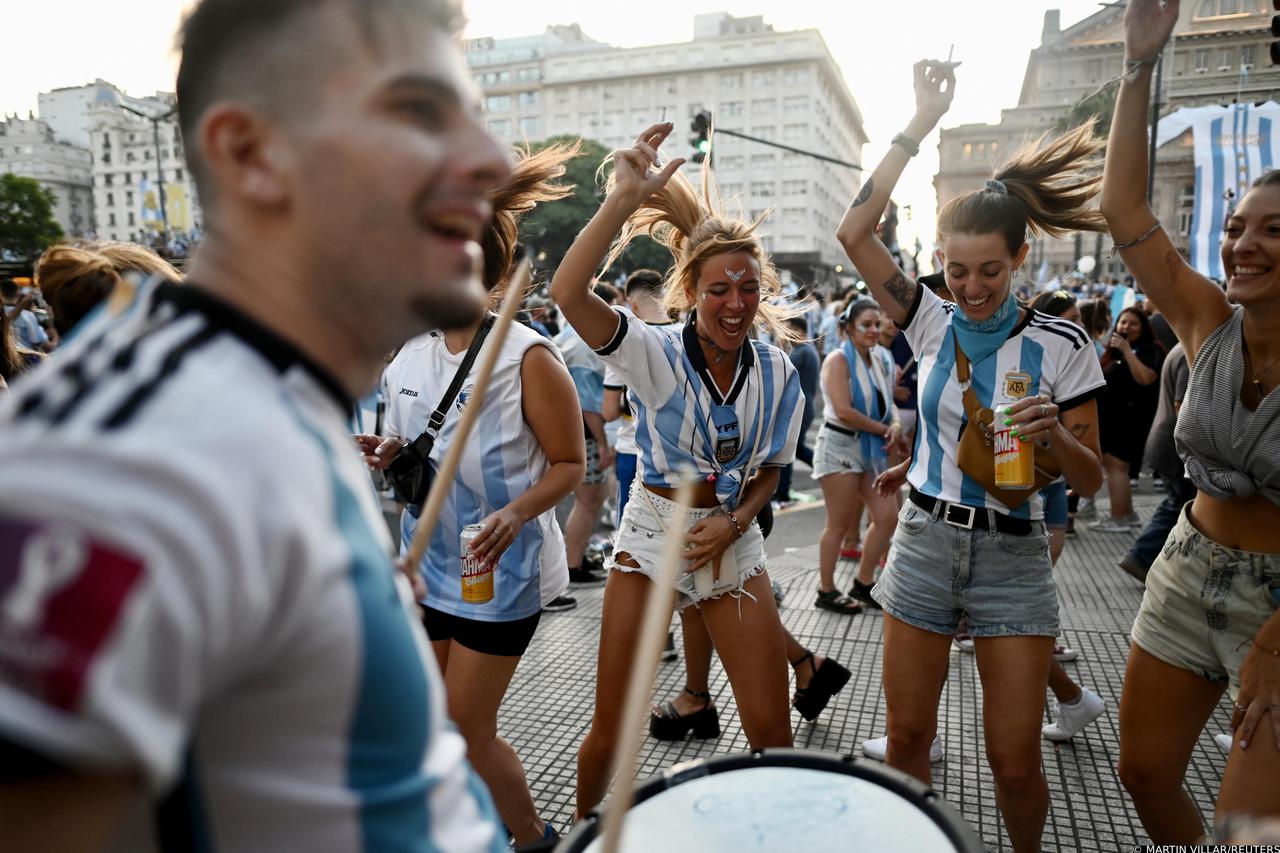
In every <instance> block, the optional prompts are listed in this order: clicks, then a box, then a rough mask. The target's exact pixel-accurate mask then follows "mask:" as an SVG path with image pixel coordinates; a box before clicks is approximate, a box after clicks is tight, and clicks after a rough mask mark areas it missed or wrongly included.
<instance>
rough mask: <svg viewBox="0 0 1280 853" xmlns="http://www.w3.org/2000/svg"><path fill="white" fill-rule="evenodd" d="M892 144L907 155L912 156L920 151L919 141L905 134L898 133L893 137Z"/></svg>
mask: <svg viewBox="0 0 1280 853" xmlns="http://www.w3.org/2000/svg"><path fill="white" fill-rule="evenodd" d="M892 144H893V145H896V146H898V147H899V148H901V149H902V150H903V151H905V152H907V156H908V157H914V156H916V155H917V154H919V153H920V143H919V142H916V141H915V140H914V139H912V138H911V137H909V136H907V135H906V134H902V133H899V134H898V135H897V136H895V137H894V138H893V143H892Z"/></svg>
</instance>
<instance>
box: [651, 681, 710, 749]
mask: <svg viewBox="0 0 1280 853" xmlns="http://www.w3.org/2000/svg"><path fill="white" fill-rule="evenodd" d="M684 692H685V693H688V694H689V695H690V696H692V697H693V698H695V699H701V700H703V701H704V702H706V703H707V705H706V707H705V708H702V709H701V710H698V711H694V712H693V713H692V714H681V713H680V712H679V711H677V710H676V706H675V705H674V704H672V703H671V702H663V703H662V704H661V705H656V706H654V709H653V713H652V714H650V715H649V734H651V735H653V737H655V738H657V739H658V740H681V739H682V738H683V737H684V736H685V735H687V734H688V733H689V732H690V731H692V732H693V736H694V737H696V738H699V739H701V740H706V739H707V738H712V737H720V714H719V713H717V712H716V706H715V705H713V704H711V694H710V693H708V692H707V691H705V690H690V689H689V688H688V687H686V688H685V689H684Z"/></svg>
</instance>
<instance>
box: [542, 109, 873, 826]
mask: <svg viewBox="0 0 1280 853" xmlns="http://www.w3.org/2000/svg"><path fill="white" fill-rule="evenodd" d="M671 130H672V125H671V123H669V122H667V123H663V124H658V125H654V126H653V127H650V128H649V129H648V130H646V131H645V132H644V133H643V134H642V135H641V136H640V138H639V139H638V140H637V142H636V144H635V146H634V147H633V148H630V149H626V150H622V151H618V152H615V153H614V155H613V172H612V174H611V176H610V185H609V194H608V195H607V196H606V198H605V200H604V202H603V204H602V205H601V207H600V209H599V210H598V211H597V212H596V214H595V216H593V217H592V219H591V222H589V223H588V224H587V227H586V228H585V229H583V231H582V233H581V234H579V235H578V238H577V240H576V241H575V242H574V244H573V247H572V248H571V249H570V250H569V253H568V254H567V255H566V256H565V258H564V261H563V262H562V263H561V264H560V268H559V269H558V270H557V271H556V275H555V278H554V279H553V280H552V283H551V293H552V296H553V297H554V298H555V300H556V304H557V305H559V307H560V310H561V311H562V312H563V314H564V317H565V319H566V320H567V321H568V322H569V323H571V324H572V325H573V327H574V328H575V329H576V330H577V331H578V334H579V335H581V336H582V338H583V340H585V341H586V342H587V343H588V344H590V345H591V346H592V347H594V348H595V350H596V352H597V353H598V354H599V355H600V357H601V358H602V359H604V360H605V362H606V364H608V365H610V366H612V367H613V368H614V369H615V370H616V371H617V372H618V373H619V374H620V375H621V377H622V379H623V380H624V381H625V382H626V385H627V388H628V389H629V394H630V395H631V400H632V402H633V403H634V404H635V407H636V443H637V445H638V447H639V450H640V470H639V472H638V475H637V481H636V483H635V485H634V486H633V488H632V495H631V499H630V500H629V501H628V502H627V508H626V511H625V512H624V513H623V516H622V520H621V522H620V523H619V525H618V535H617V540H616V542H615V544H614V554H613V559H612V561H611V564H610V568H611V571H610V573H609V579H608V581H607V583H606V585H605V593H604V614H603V619H602V622H601V626H600V651H599V657H598V664H597V668H596V705H595V713H594V715H593V717H592V721H591V730H590V731H589V732H588V734H587V736H586V738H585V739H584V740H583V743H582V746H581V748H580V749H579V752H578V803H577V805H578V813H579V815H582V814H585V813H586V812H587V811H589V810H590V809H592V808H594V807H595V806H596V804H598V803H599V802H600V800H601V799H603V798H604V794H605V792H606V790H607V788H608V784H609V778H608V768H609V762H610V759H611V756H612V754H613V751H614V749H615V746H616V744H617V741H618V736H619V733H618V727H619V726H620V724H621V719H620V718H621V714H622V710H623V709H622V702H621V699H622V696H623V693H624V692H625V687H626V682H627V678H628V676H629V674H630V672H631V668H632V658H633V654H634V647H635V643H636V639H637V636H638V633H639V630H640V619H641V614H642V613H643V611H644V604H645V601H646V600H647V599H648V597H649V595H650V593H651V592H652V590H653V578H654V576H655V575H656V574H657V571H658V566H657V561H658V559H659V555H660V554H661V552H662V550H663V542H664V541H665V540H666V538H667V537H669V536H678V537H681V538H683V539H684V540H685V552H684V553H685V556H686V557H687V558H688V559H687V564H686V565H687V572H686V574H685V575H684V576H683V577H682V578H681V580H680V582H679V583H678V585H677V590H676V598H677V606H678V607H680V608H682V609H688V608H689V607H690V606H691V605H693V606H696V607H697V612H698V613H700V614H701V616H702V619H703V621H704V622H705V624H706V628H707V630H708V632H709V633H710V636H711V639H712V641H713V642H714V644H715V648H716V650H717V651H718V652H719V654H720V660H721V663H723V665H724V670H725V674H726V675H727V676H728V678H729V683H730V685H731V686H732V687H733V695H734V698H735V699H736V700H737V703H738V711H739V718H740V719H741V721H742V728H743V731H744V732H745V734H746V736H747V740H748V742H749V743H750V745H751V747H752V748H753V749H761V748H764V747H768V746H790V745H791V742H792V741H791V720H790V714H789V708H788V702H787V672H786V653H785V648H784V638H783V632H782V624H781V622H780V620H779V618H778V610H777V606H776V604H775V602H774V598H773V591H772V589H771V588H770V585H769V578H768V575H767V573H766V572H765V566H764V556H765V555H764V539H763V536H762V534H761V531H760V527H759V525H758V524H756V516H757V514H758V513H759V512H760V511H761V510H762V509H763V508H764V507H765V506H766V505H767V504H768V503H769V499H770V498H771V497H772V496H773V494H774V491H775V489H776V487H777V483H778V473H779V470H780V468H781V467H782V466H784V465H786V464H787V463H789V462H791V461H792V459H793V457H794V455H795V448H796V439H797V434H798V433H799V429H800V420H801V417H802V415H803V401H802V400H801V389H800V379H799V376H798V375H797V374H796V370H795V368H794V367H793V366H792V364H791V362H790V360H789V359H788V358H787V356H786V355H785V354H784V353H782V352H781V351H780V350H778V349H777V348H775V347H772V346H769V345H767V344H764V343H761V342H759V341H753V340H752V339H751V338H750V332H751V330H752V329H753V328H754V327H756V326H757V324H762V325H767V326H769V327H770V330H771V331H772V332H773V334H774V335H775V336H785V335H788V334H789V332H788V331H787V330H786V327H785V325H784V324H783V323H782V322H781V320H782V315H781V313H780V312H779V310H778V309H776V308H775V307H773V306H771V305H770V304H769V303H768V299H769V298H770V297H772V296H774V295H776V294H777V292H778V290H779V281H778V275H777V272H776V270H775V269H774V267H773V264H772V263H771V262H770V260H769V257H768V255H767V254H765V252H764V249H763V247H762V245H761V243H760V238H759V236H758V235H757V234H756V233H755V227H756V226H755V224H752V223H745V222H741V221H738V220H735V219H732V218H729V217H726V216H722V215H720V214H719V213H717V212H716V211H715V209H714V207H713V206H712V204H711V202H710V200H709V193H708V192H707V188H706V187H704V192H703V193H702V194H701V195H700V194H699V193H697V192H695V191H694V189H693V187H692V186H691V185H690V183H689V182H688V180H687V179H685V178H684V177H683V176H681V175H678V174H676V170H677V169H678V168H679V167H680V165H681V163H682V162H683V161H682V160H680V159H675V160H672V161H671V162H670V163H667V164H665V166H659V165H658V146H659V145H661V144H662V142H663V141H664V140H665V139H666V138H667V136H668V135H669V134H670V133H671ZM645 232H649V233H652V234H653V235H654V236H655V237H656V238H657V239H658V240H659V241H660V242H663V243H664V244H665V245H666V246H667V247H668V248H670V249H671V252H672V255H673V256H674V261H675V263H674V266H673V267H672V270H671V272H670V273H669V275H668V281H667V286H666V290H665V300H666V307H667V308H668V309H669V310H670V311H671V312H672V313H677V312H683V311H688V314H689V318H688V321H687V322H686V323H685V325H684V326H683V328H680V329H664V328H661V327H657V326H650V325H648V324H646V323H643V322H639V321H637V320H636V318H635V316H634V315H632V314H630V313H629V312H627V311H625V310H622V309H614V308H611V307H610V306H608V305H607V304H605V302H604V301H603V300H601V299H599V298H598V297H596V296H595V295H594V294H593V293H592V292H591V290H590V288H589V282H590V280H591V277H592V275H593V274H594V273H595V271H596V269H597V268H599V267H600V265H601V262H602V261H603V260H605V257H606V254H610V255H611V256H610V257H609V258H608V260H607V261H605V263H604V266H605V267H607V266H608V265H609V262H611V261H612V260H613V258H614V257H616V255H617V254H618V253H620V252H621V251H622V249H623V248H625V246H626V245H627V243H628V242H630V240H631V239H632V238H633V237H635V236H638V235H639V234H642V233H645ZM611 243H612V244H613V250H612V253H610V244H611ZM685 472H688V475H693V476H696V477H697V479H698V482H697V484H696V486H695V488H694V496H693V507H692V508H691V509H690V510H689V512H688V526H687V528H686V529H684V530H679V529H673V528H672V527H671V519H672V517H673V515H674V514H675V508H674V504H673V503H672V501H673V499H674V497H675V494H676V488H677V487H678V486H679V485H680V483H681V482H682V480H683V478H684V477H685V476H687V475H686V473H685ZM829 663H833V662H825V661H824V664H829ZM833 671H834V670H833V669H832V667H831V666H827V667H826V668H825V669H824V668H823V667H821V666H820V667H818V669H817V672H816V674H815V676H814V678H813V679H812V680H811V681H810V683H809V685H808V688H807V689H808V690H809V691H817V690H821V691H823V692H824V695H829V694H830V693H831V692H834V690H833V689H831V687H832V685H831V684H829V683H828V682H831V681H833V680H835V679H833V677H832V672H833ZM847 677H848V673H847V671H846V672H845V673H844V678H845V679H846V680H847ZM843 683H844V682H843V681H841V682H840V686H843ZM835 689H838V687H837V688H835Z"/></svg>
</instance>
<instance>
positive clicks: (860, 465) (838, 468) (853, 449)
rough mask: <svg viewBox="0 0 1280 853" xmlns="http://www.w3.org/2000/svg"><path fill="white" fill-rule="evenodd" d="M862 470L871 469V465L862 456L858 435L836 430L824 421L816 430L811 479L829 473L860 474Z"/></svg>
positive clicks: (817, 478)
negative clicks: (816, 438) (816, 436)
mask: <svg viewBox="0 0 1280 853" xmlns="http://www.w3.org/2000/svg"><path fill="white" fill-rule="evenodd" d="M864 471H871V465H870V464H868V462H867V460H865V459H863V458H862V445H861V443H860V441H859V438H858V436H853V435H846V434H845V433H843V432H837V431H836V430H834V429H832V428H831V427H829V426H828V425H826V424H825V423H824V424H823V425H822V427H821V428H820V429H819V430H818V440H817V441H816V442H815V443H814V445H813V479H815V480H821V479H822V478H823V477H826V476H827V475H829V474H861V473H863V472H864ZM872 473H878V472H874V471H872Z"/></svg>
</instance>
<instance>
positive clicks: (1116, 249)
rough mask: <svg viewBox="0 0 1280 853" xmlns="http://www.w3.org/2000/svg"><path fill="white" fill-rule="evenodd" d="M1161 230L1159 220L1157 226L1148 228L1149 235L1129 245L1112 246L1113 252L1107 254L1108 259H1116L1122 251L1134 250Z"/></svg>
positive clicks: (1131, 241)
mask: <svg viewBox="0 0 1280 853" xmlns="http://www.w3.org/2000/svg"><path fill="white" fill-rule="evenodd" d="M1159 230H1160V220H1158V219H1157V220H1156V224H1155V225H1152V226H1151V227H1150V228H1148V229H1147V233H1145V234H1143V235H1142V236H1141V237H1139V238H1138V239H1137V240H1130V241H1129V242H1128V243H1117V244H1115V245H1114V246H1112V247H1111V251H1110V252H1108V253H1107V258H1108V259H1110V258H1114V257H1115V256H1116V255H1117V254H1119V252H1120V250H1121V249H1132V248H1133V247H1134V246H1136V245H1138V244H1139V243H1141V242H1142V241H1143V240H1145V239H1147V238H1148V237H1150V236H1151V235H1152V234H1154V233H1156V232H1157V231H1159Z"/></svg>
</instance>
